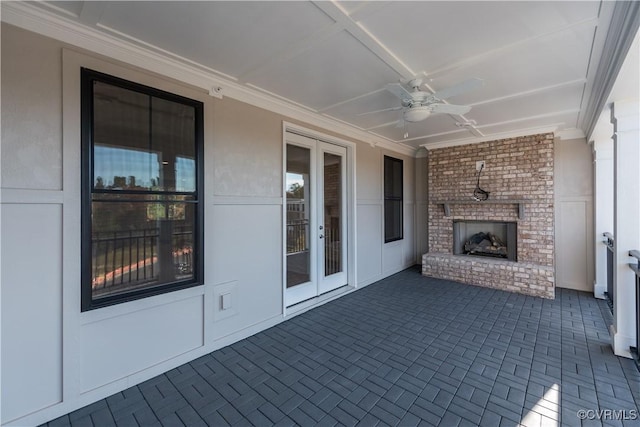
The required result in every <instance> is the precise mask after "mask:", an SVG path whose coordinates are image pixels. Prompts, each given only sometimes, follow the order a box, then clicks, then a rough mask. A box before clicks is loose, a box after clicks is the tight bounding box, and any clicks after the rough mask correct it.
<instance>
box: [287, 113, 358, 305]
mask: <svg viewBox="0 0 640 427" xmlns="http://www.w3.org/2000/svg"><path fill="white" fill-rule="evenodd" d="M287 132H291V133H293V134H297V135H301V136H304V137H307V138H311V139H314V140H317V141H321V142H327V143H330V144H334V145H338V146H342V147H344V148H346V150H347V155H346V162H345V168H346V174H345V179H346V192H345V193H346V194H345V195H344V196H343V200H346V203H345V209H346V219H347V233H346V236H345V237H346V239H347V250H346V254H345V256H346V262H345V264H344V265H345V269H346V271H347V286H346V289H344V290H343V291H342V292H347V291H350V290H353V289H354V288H356V286H357V271H356V269H357V265H356V259H357V245H356V191H355V189H356V144H355V143H354V142H350V141H346V140H343V139H340V138H337V137H334V136H331V135H326V134H323V133H320V132H317V131H315V130H311V129H307V128H305V127H302V126H300V125H297V124H293V123H288V122H284V121H283V123H282V175H281V176H282V177H283V178H282V179H283V182H282V252H281V253H282V313H283V316H286V315H287V300H286V292H287V265H286V263H287V260H286V253H287V235H286V233H287V230H286V225H285V223H286V214H287V212H286V209H287V202H286V200H287V194H286V191H287V189H286V182H285V179H284V178H285V176H286V168H287ZM314 161H315V159H314ZM316 228H317V227H316ZM311 240H312V244H316V243H317V240H318V239H311ZM314 240H315V242H314ZM313 262H314V261H312V263H313ZM315 270H317V268H315ZM312 271H313V270H312ZM338 291H340V290H338ZM342 292H339V293H342ZM330 294H331V295H332V296H333V293H330ZM310 301H311V306H313V305H314V304H319V303H321V302H324V301H325V299H323V298H320V297H318V296H316V297H312V298H311V300H310Z"/></svg>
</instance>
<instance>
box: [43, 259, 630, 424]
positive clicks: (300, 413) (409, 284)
mask: <svg viewBox="0 0 640 427" xmlns="http://www.w3.org/2000/svg"><path fill="white" fill-rule="evenodd" d="M607 315H609V316H610V313H609V312H608V308H607V307H606V303H605V302H604V301H598V300H596V299H594V298H593V297H592V296H590V295H589V294H586V293H579V292H575V291H569V290H562V289H559V290H558V291H557V293H556V299H555V300H546V299H541V298H535V297H529V296H523V295H517V294H512V293H507V292H503V291H499V290H494V289H487V288H480V287H474V286H468V285H463V284H459V283H454V282H449V281H443V280H437V279H430V278H425V277H422V276H421V275H420V273H419V271H417V270H415V269H411V270H406V271H404V272H401V273H398V274H396V275H394V276H392V277H389V278H387V279H384V280H382V281H380V282H378V283H375V284H373V285H370V286H368V287H366V288H364V289H362V290H359V291H357V292H354V293H352V294H350V295H347V296H345V297H343V298H340V299H338V300H336V301H333V302H331V303H328V304H325V305H323V306H322V307H319V308H316V309H314V310H312V311H309V312H307V313H304V314H302V315H299V316H297V317H294V318H292V319H290V320H287V321H286V322H284V323H282V324H280V325H278V326H276V327H273V328H271V329H269V330H266V331H264V332H261V333H259V334H256V335H254V336H252V337H250V338H247V339H245V340H243V341H240V342H238V343H236V344H233V345H231V346H229V347H226V348H223V349H221V350H218V351H215V352H213V353H211V354H209V355H207V356H204V357H201V358H199V359H196V360H194V361H192V362H191V363H187V364H185V365H182V366H180V367H179V368H177V369H174V370H171V371H169V372H167V373H165V374H163V375H160V376H158V377H155V378H153V379H151V380H149V381H146V382H144V383H142V384H140V385H138V386H135V387H131V388H130V389H127V390H125V391H123V392H121V393H117V394H115V395H113V396H111V397H109V398H107V399H104V400H102V401H99V402H97V403H94V404H92V405H90V406H87V407H85V408H82V409H80V410H77V411H75V412H72V413H70V414H68V415H65V416H64V417H61V418H59V419H56V420H54V421H52V422H50V423H48V425H49V426H51V427H53V426H69V425H72V426H74V427H75V426H109V425H118V426H138V425H139V426H155V425H164V426H181V425H186V426H207V425H209V426H226V425H232V426H250V425H254V426H271V425H277V426H294V425H300V426H310V425H321V426H335V425H345V426H376V425H392V426H396V425H400V426H417V425H420V426H423V425H425V426H427V425H442V426H474V425H486V426H516V425H526V426H546V425H568V426H573V425H576V426H579V425H603V424H604V425H640V421H638V420H633V419H631V418H634V414H637V411H638V406H639V404H640V373H639V372H638V370H637V369H636V367H635V365H634V364H633V362H632V361H631V360H627V359H622V358H618V357H616V356H614V355H613V354H612V351H611V347H610V345H609V334H608V332H607V328H606V316H607ZM599 409H600V410H607V409H610V410H614V411H617V412H610V413H608V414H609V415H606V414H607V413H602V412H601V414H604V415H601V416H600V417H599V419H586V420H584V421H582V420H581V419H580V418H579V417H578V411H580V410H585V411H592V412H588V413H587V414H588V415H589V418H598V417H597V414H598V413H597V412H596V411H597V410H599ZM622 411H624V412H622ZM634 411H636V412H634ZM605 418H606V419H605ZM622 418H627V419H625V420H622Z"/></svg>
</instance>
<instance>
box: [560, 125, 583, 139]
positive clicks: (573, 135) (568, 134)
mask: <svg viewBox="0 0 640 427" xmlns="http://www.w3.org/2000/svg"><path fill="white" fill-rule="evenodd" d="M555 136H556V138H558V139H564V140H567V141H568V140H570V139H580V138H586V135H585V134H584V131H583V130H582V129H577V128H574V129H564V130H561V131H558V132H555Z"/></svg>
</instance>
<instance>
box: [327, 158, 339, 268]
mask: <svg viewBox="0 0 640 427" xmlns="http://www.w3.org/2000/svg"><path fill="white" fill-rule="evenodd" d="M341 175H342V157H341V156H338V155H336V154H331V153H324V224H323V225H324V230H323V231H324V275H325V276H330V275H332V274H335V273H339V272H341V271H342V244H341V238H342V176H341Z"/></svg>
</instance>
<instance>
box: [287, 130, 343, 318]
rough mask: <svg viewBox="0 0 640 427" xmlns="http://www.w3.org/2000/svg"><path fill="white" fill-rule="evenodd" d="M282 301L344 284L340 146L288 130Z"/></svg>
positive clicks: (294, 300)
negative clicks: (283, 291) (284, 277)
mask: <svg viewBox="0 0 640 427" xmlns="http://www.w3.org/2000/svg"><path fill="white" fill-rule="evenodd" d="M285 156H286V170H285V191H286V215H285V228H286V254H285V257H286V262H285V264H286V290H285V300H286V305H287V306H291V305H293V304H297V303H299V302H302V301H305V300H308V299H310V298H313V297H316V296H318V295H321V294H323V293H325V292H329V291H332V290H334V289H337V288H339V287H341V286H344V285H346V284H347V241H346V237H347V222H348V221H347V199H346V196H347V191H346V189H347V185H346V170H347V169H346V160H347V150H346V148H344V147H341V146H338V145H334V144H329V143H326V142H322V141H318V140H315V139H311V138H307V137H304V136H301V135H297V134H293V133H289V132H288V133H287V144H286V155H285Z"/></svg>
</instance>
